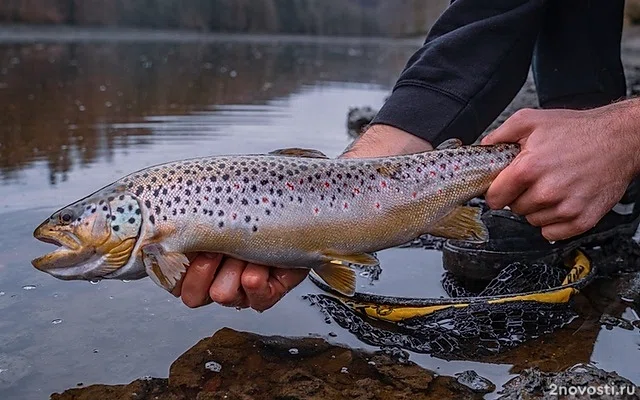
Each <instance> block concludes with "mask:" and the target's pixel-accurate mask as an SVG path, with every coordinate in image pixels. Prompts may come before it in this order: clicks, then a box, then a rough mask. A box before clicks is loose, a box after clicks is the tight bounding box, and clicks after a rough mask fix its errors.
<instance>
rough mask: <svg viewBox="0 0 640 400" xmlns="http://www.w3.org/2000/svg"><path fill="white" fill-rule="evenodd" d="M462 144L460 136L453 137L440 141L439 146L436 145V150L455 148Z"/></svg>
mask: <svg viewBox="0 0 640 400" xmlns="http://www.w3.org/2000/svg"><path fill="white" fill-rule="evenodd" d="M460 146H462V140H460V139H458V138H452V139H447V140H445V141H444V142H442V143H440V144H439V145H438V147H436V150H444V149H455V148H457V147H460Z"/></svg>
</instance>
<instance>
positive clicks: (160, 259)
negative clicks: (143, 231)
mask: <svg viewBox="0 0 640 400" xmlns="http://www.w3.org/2000/svg"><path fill="white" fill-rule="evenodd" d="M142 260H143V262H144V266H145V269H146V270H147V275H149V277H150V278H151V280H153V281H154V282H155V283H156V284H157V285H158V286H161V287H163V288H165V289H166V290H167V291H169V292H170V291H171V290H173V288H174V287H175V285H176V283H177V282H178V281H179V280H180V279H181V278H182V275H183V274H184V273H185V272H186V271H187V268H186V266H188V265H189V259H188V258H187V256H185V255H184V254H182V253H178V252H167V251H165V250H164V248H163V247H162V246H161V245H159V244H148V245H145V246H143V247H142Z"/></svg>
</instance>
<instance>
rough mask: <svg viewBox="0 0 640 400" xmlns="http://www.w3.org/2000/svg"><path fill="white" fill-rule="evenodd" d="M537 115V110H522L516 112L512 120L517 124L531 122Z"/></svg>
mask: <svg viewBox="0 0 640 400" xmlns="http://www.w3.org/2000/svg"><path fill="white" fill-rule="evenodd" d="M535 114H536V110H534V109H533V108H521V109H519V110H518V111H516V112H514V113H513V116H512V117H511V118H513V119H515V120H516V121H517V122H529V121H531V120H532V119H533V118H534V116H535Z"/></svg>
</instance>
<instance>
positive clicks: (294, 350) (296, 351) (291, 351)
mask: <svg viewBox="0 0 640 400" xmlns="http://www.w3.org/2000/svg"><path fill="white" fill-rule="evenodd" d="M289 354H292V355H294V356H295V355H296V354H298V349H296V348H295V347H292V348H290V349H289Z"/></svg>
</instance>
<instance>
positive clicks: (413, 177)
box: [121, 148, 512, 266]
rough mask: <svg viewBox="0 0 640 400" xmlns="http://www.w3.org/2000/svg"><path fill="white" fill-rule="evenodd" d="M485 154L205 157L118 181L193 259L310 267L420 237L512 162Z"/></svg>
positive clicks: (493, 153) (506, 156)
mask: <svg viewBox="0 0 640 400" xmlns="http://www.w3.org/2000/svg"><path fill="white" fill-rule="evenodd" d="M482 150H483V149H482V148H469V149H466V148H462V149H451V150H448V151H446V152H439V153H433V154H430V153H421V154H416V155H411V156H399V157H391V158H387V159H385V160H384V161H377V160H375V159H374V160H367V159H341V160H332V159H306V158H293V157H279V156H269V155H256V156H236V157H208V158H198V159H191V160H184V161H178V162H174V163H168V164H165V165H161V166H157V167H152V168H150V169H148V170H144V171H140V172H138V173H134V174H132V175H129V176H128V177H125V178H123V179H122V181H121V182H122V183H123V184H126V186H127V187H128V188H129V189H130V190H132V191H134V193H135V194H136V195H137V196H139V197H140V198H141V199H142V200H143V202H144V204H145V206H146V209H147V214H148V220H149V222H150V223H151V224H152V225H153V227H154V230H158V231H162V230H163V227H166V226H170V227H171V228H173V229H176V230H177V233H178V235H176V236H178V237H179V238H180V240H181V241H182V243H179V244H178V245H179V246H184V249H187V250H188V251H204V250H209V251H211V250H212V249H214V250H216V251H220V252H224V253H227V254H232V255H236V256H242V257H243V258H245V259H249V261H255V262H258V261H260V262H263V263H264V262H267V261H271V262H272V263H279V264H281V265H284V266H300V264H299V263H302V262H304V264H303V265H304V266H307V265H309V262H311V261H319V260H309V259H308V258H309V254H308V252H309V251H311V250H313V249H324V248H327V249H331V250H333V251H335V252H337V253H338V254H351V253H352V252H353V251H355V250H356V249H358V250H359V252H360V251H362V250H364V251H375V250H378V249H379V248H380V246H386V247H390V246H393V245H397V244H401V243H404V242H406V241H407V240H411V239H412V238H414V237H416V236H418V235H420V234H422V233H424V231H425V227H426V226H428V224H429V223H430V222H432V221H433V220H436V219H437V218H438V217H440V216H441V215H442V213H443V212H444V211H443V212H440V213H438V212H435V211H436V210H438V209H443V207H447V206H453V205H454V204H459V202H461V201H465V200H468V199H470V198H472V197H474V196H477V195H478V194H481V193H483V192H484V191H486V189H487V187H488V185H489V183H490V182H491V180H492V178H493V175H494V173H492V171H498V170H499V169H501V166H502V164H504V163H506V162H508V161H510V159H511V157H512V156H511V153H509V152H502V153H501V149H500V148H497V149H495V151H489V152H483V151H482ZM483 154H484V155H485V157H483V158H482V159H478V156H481V155H483ZM492 161H493V163H492ZM469 188H471V191H469ZM418 204H419V205H420V206H417V205H418ZM395 232H398V233H395ZM365 238H366V239H365ZM363 242H368V245H365V247H364V248H363V247H362V246H363ZM248 243H251V248H247V246H246V245H247V244H248ZM296 253H300V254H296ZM268 254H269V255H270V256H271V257H273V259H268V258H269V256H267V257H265V256H266V255H268ZM305 258H306V259H305Z"/></svg>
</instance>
